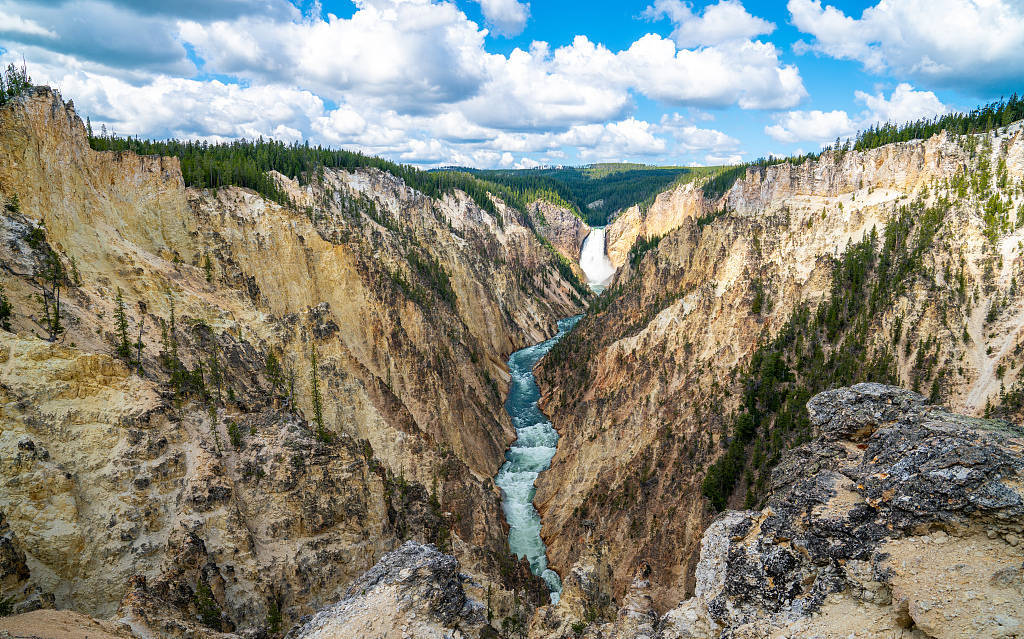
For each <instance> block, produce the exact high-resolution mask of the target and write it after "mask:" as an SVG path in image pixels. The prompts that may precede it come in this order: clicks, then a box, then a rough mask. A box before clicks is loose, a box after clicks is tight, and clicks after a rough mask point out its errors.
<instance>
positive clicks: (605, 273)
mask: <svg viewBox="0 0 1024 639" xmlns="http://www.w3.org/2000/svg"><path fill="white" fill-rule="evenodd" d="M580 268H582V269H583V272H584V273H585V274H586V275H587V283H588V284H590V288H592V289H594V290H595V291H597V292H598V293H600V292H601V291H603V290H604V287H605V286H607V285H608V282H610V281H611V279H612V276H613V275H615V267H614V266H612V261H611V260H609V259H608V253H607V252H606V250H605V239H604V227H603V226H602V227H594V228H593V229H591V231H590V234H589V235H587V238H586V239H585V240H583V249H582V250H581V251H580Z"/></svg>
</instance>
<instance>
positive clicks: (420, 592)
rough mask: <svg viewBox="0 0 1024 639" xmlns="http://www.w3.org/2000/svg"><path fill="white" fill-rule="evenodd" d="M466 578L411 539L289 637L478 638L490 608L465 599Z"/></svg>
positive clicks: (454, 565)
mask: <svg viewBox="0 0 1024 639" xmlns="http://www.w3.org/2000/svg"><path fill="white" fill-rule="evenodd" d="M465 579H466V577H465V576H464V575H462V574H460V573H459V564H458V562H457V561H456V560H455V558H454V557H452V556H450V555H444V554H442V553H440V552H438V550H437V548H436V547H434V546H433V545H430V544H428V545H424V544H419V543H416V542H414V541H407V542H405V544H404V545H402V547H400V548H399V549H397V550H395V551H393V552H390V553H388V554H386V555H384V557H382V558H381V560H380V561H379V562H378V563H377V565H376V566H374V567H373V568H372V569H370V570H369V571H368V572H367V573H366V574H364V575H363V576H362V577H360V578H359V579H357V580H356V581H355V582H353V584H352V585H351V586H350V587H349V589H348V591H347V592H346V594H345V597H344V598H343V599H342V600H341V601H339V602H338V603H336V604H334V605H332V606H329V607H327V608H325V609H323V610H321V611H320V612H318V613H317V614H315V615H313V616H312V617H311V618H309V619H308V620H306V621H304V623H301V624H299V626H297V627H296V628H294V629H293V630H292V631H291V632H290V633H289V634H288V638H289V639H345V638H348V637H360V638H364V639H393V638H394V639H399V638H404V637H416V638H418V639H419V638H423V639H433V638H437V639H442V638H444V639H461V638H463V637H465V638H467V639H468V638H470V637H471V638H473V639H476V637H480V636H481V631H483V630H484V628H485V626H486V618H485V617H486V612H485V609H484V606H483V605H482V604H480V603H479V602H476V601H474V600H472V599H469V598H468V597H466V593H465V591H464V590H463V586H462V584H463V581H464V580H465ZM484 636H486V634H484Z"/></svg>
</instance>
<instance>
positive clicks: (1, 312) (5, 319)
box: [0, 284, 13, 332]
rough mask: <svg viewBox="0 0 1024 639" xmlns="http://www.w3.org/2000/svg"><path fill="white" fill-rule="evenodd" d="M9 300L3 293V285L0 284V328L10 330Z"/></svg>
mask: <svg viewBox="0 0 1024 639" xmlns="http://www.w3.org/2000/svg"><path fill="white" fill-rule="evenodd" d="M12 310H13V309H12V308H11V302H10V300H8V299H7V295H6V293H4V287H3V285H2V284H0V328H2V329H4V330H5V331H8V332H10V330H11V312H12Z"/></svg>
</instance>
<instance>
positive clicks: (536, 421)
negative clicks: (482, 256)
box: [494, 315, 582, 603]
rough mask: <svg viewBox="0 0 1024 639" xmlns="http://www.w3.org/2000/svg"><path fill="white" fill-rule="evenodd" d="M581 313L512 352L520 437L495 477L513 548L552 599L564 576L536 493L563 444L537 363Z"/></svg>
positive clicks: (511, 407) (511, 399)
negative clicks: (544, 407) (547, 410)
mask: <svg viewBox="0 0 1024 639" xmlns="http://www.w3.org/2000/svg"><path fill="white" fill-rule="evenodd" d="M580 317H582V316H581V315H577V316H576V317H570V318H566V319H562V320H558V334H557V335H555V336H554V337H552V338H551V339H549V340H547V341H546V342H541V343H540V344H534V345H533V346H529V347H527V348H524V349H522V350H519V351H516V352H515V353H512V357H510V358H509V360H508V370H509V373H510V374H511V378H512V379H511V380H510V382H509V389H508V400H507V401H506V402H505V410H506V411H508V414H509V417H511V418H512V425H513V426H515V428H516V441H514V442H513V443H512V446H511V448H509V449H508V451H507V452H506V453H505V463H504V464H503V465H502V467H501V470H499V471H498V476H497V477H495V479H494V483H495V484H497V486H498V487H499V488H501V495H502V498H501V506H502V510H504V511H505V520H506V521H507V522H508V527H509V533H508V545H509V548H510V549H511V550H512V554H514V555H515V556H517V557H526V559H527V561H529V562H530V570H531V571H532V572H533V574H535V575H537V576H539V577H543V578H544V581H545V582H547V584H548V589H549V590H550V591H551V602H552V603H558V596H559V595H560V594H561V592H562V581H561V580H560V579H559V578H558V573H556V572H555V571H554V570H551V569H550V568H548V557H547V548H546V547H545V546H544V540H542V539H541V537H540V515H539V514H538V513H537V509H536V508H534V507H533V495H534V493H536V492H537V489H536V488H535V487H534V481H535V480H536V479H537V476H538V475H539V474H540V473H541V472H543V471H545V470H547V469H548V467H549V466H550V465H551V458H552V457H554V455H555V448H556V446H557V445H558V433H557V432H556V431H555V428H554V426H552V425H551V422H550V421H548V419H547V417H545V416H544V413H542V412H540V408H539V407H538V406H537V401H538V400H539V399H540V388H538V387H537V381H536V380H535V379H534V377H533V367H534V366H535V365H536V364H537V362H538V361H540V358H541V357H544V356H545V355H547V353H548V351H550V350H551V348H552V347H553V346H554V345H555V344H556V343H557V342H558V340H560V339H562V336H564V335H565V334H566V333H568V332H569V331H570V330H571V329H572V327H573V326H574V325H575V324H576V322H577V321H579V319H580Z"/></svg>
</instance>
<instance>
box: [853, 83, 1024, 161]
mask: <svg viewBox="0 0 1024 639" xmlns="http://www.w3.org/2000/svg"><path fill="white" fill-rule="evenodd" d="M1022 119H1024V99H1022V98H1019V97H1017V94H1016V93H1014V94H1013V95H1012V96H1010V99H1009V100H1000V101H999V102H992V103H990V104H986V105H985V106H981V107H978V108H977V109H974V110H973V111H970V112H968V113H959V112H957V113H949V114H947V115H944V116H941V117H939V116H936V117H934V118H932V119H924V118H922V119H920V120H916V121H914V122H907V123H906V124H899V125H897V124H893V123H891V122H887V123H886V124H883V125H879V126H872V127H871V128H869V129H868V130H867V131H864V132H862V133H859V134H858V135H857V138H856V139H855V140H854V142H853V149H854V150H855V151H863V150H865V149H874V148H877V147H880V146H883V145H885V144H891V143H893V142H908V141H910V140H922V139H924V138H929V137H931V136H933V135H935V134H936V133H939V132H941V131H949V132H950V133H953V134H957V135H964V134H970V133H984V132H986V131H991V130H993V129H998V128H1000V127H1004V126H1008V125H1009V124H1011V123H1013V122H1016V121H1017V120H1022ZM837 142H838V141H837ZM836 148H838V144H837V145H836ZM846 148H847V149H848V148H849V146H848V145H846Z"/></svg>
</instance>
